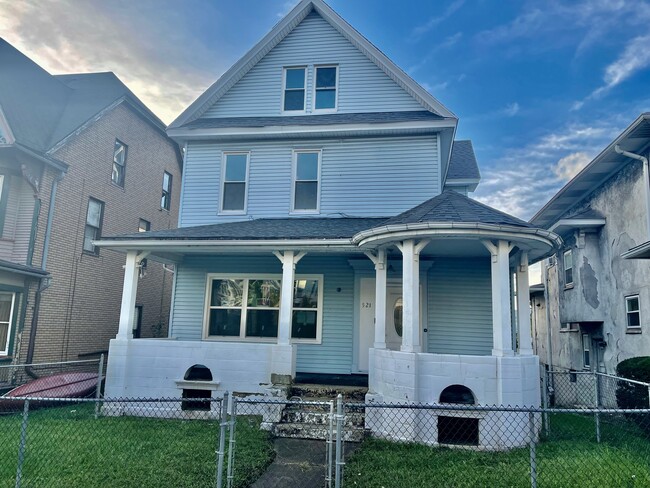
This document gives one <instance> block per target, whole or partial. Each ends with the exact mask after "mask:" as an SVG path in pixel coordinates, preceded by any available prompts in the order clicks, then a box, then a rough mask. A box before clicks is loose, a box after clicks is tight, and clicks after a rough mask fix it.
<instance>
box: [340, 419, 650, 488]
mask: <svg viewBox="0 0 650 488" xmlns="http://www.w3.org/2000/svg"><path fill="white" fill-rule="evenodd" d="M552 417H553V418H552V421H551V434H550V436H549V437H548V438H547V439H545V440H544V441H542V442H541V443H540V444H538V446H537V472H538V484H539V487H540V488H565V487H576V488H578V487H579V488H588V487H598V488H603V487H608V488H610V487H611V488H614V487H621V488H623V487H625V488H628V487H647V486H650V442H649V441H648V440H647V439H646V438H644V437H643V435H642V434H641V433H640V432H639V431H638V430H637V429H636V427H635V426H634V425H633V424H631V423H629V422H618V423H615V424H609V423H607V422H605V421H604V420H603V421H602V424H601V428H602V429H601V432H602V437H601V439H602V442H601V443H600V444H597V443H596V442H595V440H593V439H594V421H593V417H582V416H578V415H571V414H563V415H553V416H552ZM529 455H530V453H529V450H528V449H515V450H511V451H509V452H478V451H471V450H459V449H450V448H432V447H427V446H423V445H416V444H398V443H394V442H389V441H384V440H378V439H372V438H371V439H367V440H366V441H364V442H363V444H362V445H361V447H360V448H359V449H357V450H356V451H355V452H354V453H353V454H352V455H351V456H350V457H349V458H348V459H347V460H346V461H347V462H346V466H345V487H346V488H349V487H373V488H374V487H376V488H380V487H385V488H389V487H390V488H393V487H409V488H419V487H422V488H431V487H454V488H456V487H458V488H460V487H467V488H470V487H471V488H475V487H522V488H523V487H530V465H529Z"/></svg>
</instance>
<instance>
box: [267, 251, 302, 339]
mask: <svg viewBox="0 0 650 488" xmlns="http://www.w3.org/2000/svg"><path fill="white" fill-rule="evenodd" d="M273 254H275V256H276V257H277V258H278V259H279V260H280V262H282V289H281V290H282V291H281V295H280V324H279V325H278V344H279V345H282V346H286V345H289V343H290V341H291V310H292V308H293V282H294V280H295V274H296V264H298V261H300V260H301V259H302V258H303V257H304V256H305V254H306V253H305V252H300V253H298V254H296V253H295V252H294V251H284V253H281V252H279V251H274V252H273Z"/></svg>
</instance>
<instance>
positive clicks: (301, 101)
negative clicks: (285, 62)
mask: <svg viewBox="0 0 650 488" xmlns="http://www.w3.org/2000/svg"><path fill="white" fill-rule="evenodd" d="M305 72H306V68H305V67H298V68H285V69H284V97H283V98H284V99H283V101H282V110H284V111H285V112H301V111H304V110H305Z"/></svg>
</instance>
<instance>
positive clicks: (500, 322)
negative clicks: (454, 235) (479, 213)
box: [482, 241, 514, 356]
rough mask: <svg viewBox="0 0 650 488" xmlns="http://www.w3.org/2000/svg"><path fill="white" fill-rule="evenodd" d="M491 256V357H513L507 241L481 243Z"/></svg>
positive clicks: (508, 246)
mask: <svg viewBox="0 0 650 488" xmlns="http://www.w3.org/2000/svg"><path fill="white" fill-rule="evenodd" d="M482 242H483V245H484V246H485V247H486V248H487V249H488V251H490V254H491V255H492V355H493V356H513V355H514V351H513V350H512V322H511V310H510V262H509V260H510V258H509V256H510V251H511V250H512V245H511V244H510V243H509V242H507V241H498V242H497V243H493V242H492V241H482Z"/></svg>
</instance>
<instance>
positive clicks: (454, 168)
mask: <svg viewBox="0 0 650 488" xmlns="http://www.w3.org/2000/svg"><path fill="white" fill-rule="evenodd" d="M480 178H481V173H480V172H479V170H478V163H477V162H476V155H475V154H474V147H473V146H472V141H454V145H453V147H452V149H451V158H450V160H449V170H448V171H447V179H448V180H466V179H467V180H477V179H480Z"/></svg>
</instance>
